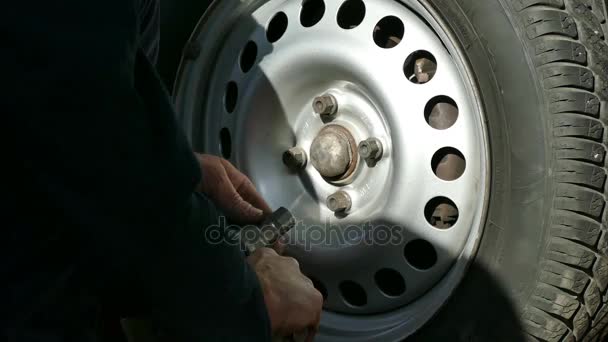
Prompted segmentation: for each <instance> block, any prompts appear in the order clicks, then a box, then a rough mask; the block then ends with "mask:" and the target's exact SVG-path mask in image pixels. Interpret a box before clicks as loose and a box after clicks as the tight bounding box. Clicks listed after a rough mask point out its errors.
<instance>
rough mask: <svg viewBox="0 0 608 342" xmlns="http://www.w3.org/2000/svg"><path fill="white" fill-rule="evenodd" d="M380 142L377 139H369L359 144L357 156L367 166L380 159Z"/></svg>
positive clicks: (381, 149) (381, 150)
mask: <svg viewBox="0 0 608 342" xmlns="http://www.w3.org/2000/svg"><path fill="white" fill-rule="evenodd" d="M382 152H383V148H382V142H380V140H379V139H378V138H369V139H366V140H363V141H362V142H360V143H359V156H361V158H363V159H364V160H365V162H366V163H367V164H368V165H370V164H371V165H373V164H375V163H376V162H378V161H379V160H380V158H382Z"/></svg>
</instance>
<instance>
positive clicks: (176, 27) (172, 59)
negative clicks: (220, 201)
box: [158, 0, 212, 91]
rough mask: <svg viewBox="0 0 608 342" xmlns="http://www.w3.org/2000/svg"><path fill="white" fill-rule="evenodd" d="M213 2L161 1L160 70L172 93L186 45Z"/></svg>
mask: <svg viewBox="0 0 608 342" xmlns="http://www.w3.org/2000/svg"><path fill="white" fill-rule="evenodd" d="M211 2H212V1H211V0H160V20H161V23H160V25H161V26H160V37H161V38H160V54H159V60H158V70H159V72H160V75H161V77H162V79H163V81H164V82H165V84H166V86H167V89H169V91H172V89H173V81H174V79H175V72H176V71H177V66H178V65H179V61H180V58H181V55H182V50H183V47H184V44H185V43H186V41H187V40H188V38H189V37H190V34H191V33H192V31H193V30H194V27H195V26H196V23H197V22H198V20H199V19H200V17H201V16H202V15H203V13H204V11H205V9H206V8H207V7H208V6H209V4H210V3H211Z"/></svg>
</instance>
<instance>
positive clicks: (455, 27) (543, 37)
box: [411, 0, 608, 341]
mask: <svg viewBox="0 0 608 342" xmlns="http://www.w3.org/2000/svg"><path fill="white" fill-rule="evenodd" d="M427 5H428V6H430V8H432V9H433V10H434V11H436V14H437V15H438V16H439V17H440V18H442V19H443V21H444V22H445V23H446V24H447V26H448V27H449V29H450V30H451V31H452V32H453V34H454V36H455V37H456V39H457V41H458V43H459V44H460V46H461V47H462V48H463V50H464V51H465V52H464V53H465V55H466V59H468V62H469V63H470V65H471V68H472V70H473V73H474V74H475V77H476V79H477V83H478V85H479V87H480V91H481V98H482V100H483V102H484V106H485V110H486V116H487V117H486V119H487V124H488V130H489V138H490V144H491V153H492V174H491V177H492V181H491V199H490V206H489V209H488V217H487V223H486V227H485V231H484V236H483V238H482V240H481V243H480V247H479V251H478V255H477V257H476V259H475V261H474V264H473V266H472V268H471V270H470V271H469V273H468V274H467V276H466V278H465V280H464V281H463V283H462V284H461V286H460V287H459V288H458V289H457V291H456V292H455V293H454V295H453V296H452V298H451V299H450V300H449V302H448V303H447V305H445V306H444V308H443V309H442V310H441V312H440V313H439V314H438V315H437V316H436V318H435V319H433V320H432V321H431V322H430V323H428V324H427V326H426V327H424V328H423V329H422V330H420V331H419V332H418V333H417V334H416V335H415V336H413V337H412V338H411V340H420V341H436V340H445V341H522V340H531V341H536V340H538V341H601V340H603V339H604V338H605V337H606V334H607V333H608V330H606V325H607V324H608V304H607V299H608V296H607V293H606V288H607V286H608V258H607V256H608V254H607V253H608V231H607V230H606V227H605V224H604V223H605V222H606V213H605V206H606V202H605V195H604V193H605V185H606V169H605V157H606V134H605V133H606V132H605V125H606V123H607V121H606V120H607V119H608V103H607V102H606V101H608V44H607V43H606V36H605V34H606V33H608V24H607V23H606V14H607V7H608V2H607V1H605V0H427Z"/></svg>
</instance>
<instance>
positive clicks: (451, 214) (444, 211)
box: [424, 197, 459, 229]
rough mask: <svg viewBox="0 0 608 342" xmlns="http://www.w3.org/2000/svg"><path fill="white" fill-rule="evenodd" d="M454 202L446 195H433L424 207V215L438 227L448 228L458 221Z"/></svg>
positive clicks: (432, 224) (431, 223) (430, 222)
mask: <svg viewBox="0 0 608 342" xmlns="http://www.w3.org/2000/svg"><path fill="white" fill-rule="evenodd" d="M458 215H459V212H458V208H457V207H456V204H454V202H452V201H451V200H450V199H449V198H446V197H435V198H433V199H431V200H430V201H429V202H428V203H427V204H426V206H425V207H424V217H426V220H427V222H428V223H429V224H430V225H431V226H433V227H435V228H439V229H448V228H451V227H452V226H454V225H455V224H456V222H457V221H458Z"/></svg>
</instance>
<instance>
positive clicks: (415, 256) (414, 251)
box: [403, 239, 437, 270]
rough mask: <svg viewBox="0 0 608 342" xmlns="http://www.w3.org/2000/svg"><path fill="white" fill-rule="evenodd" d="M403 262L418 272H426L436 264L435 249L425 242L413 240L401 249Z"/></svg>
mask: <svg viewBox="0 0 608 342" xmlns="http://www.w3.org/2000/svg"><path fill="white" fill-rule="evenodd" d="M403 255H404V256H405V260H407V262H408V263H409V264H410V265H412V266H413V267H415V268H417V269H419V270H428V269H429V268H431V267H433V266H434V265H435V264H436V263H437V252H436V251H435V247H433V245H431V244H430V243H429V242H428V241H426V240H421V239H418V240H413V241H410V242H408V243H407V245H405V248H404V249H403Z"/></svg>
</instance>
